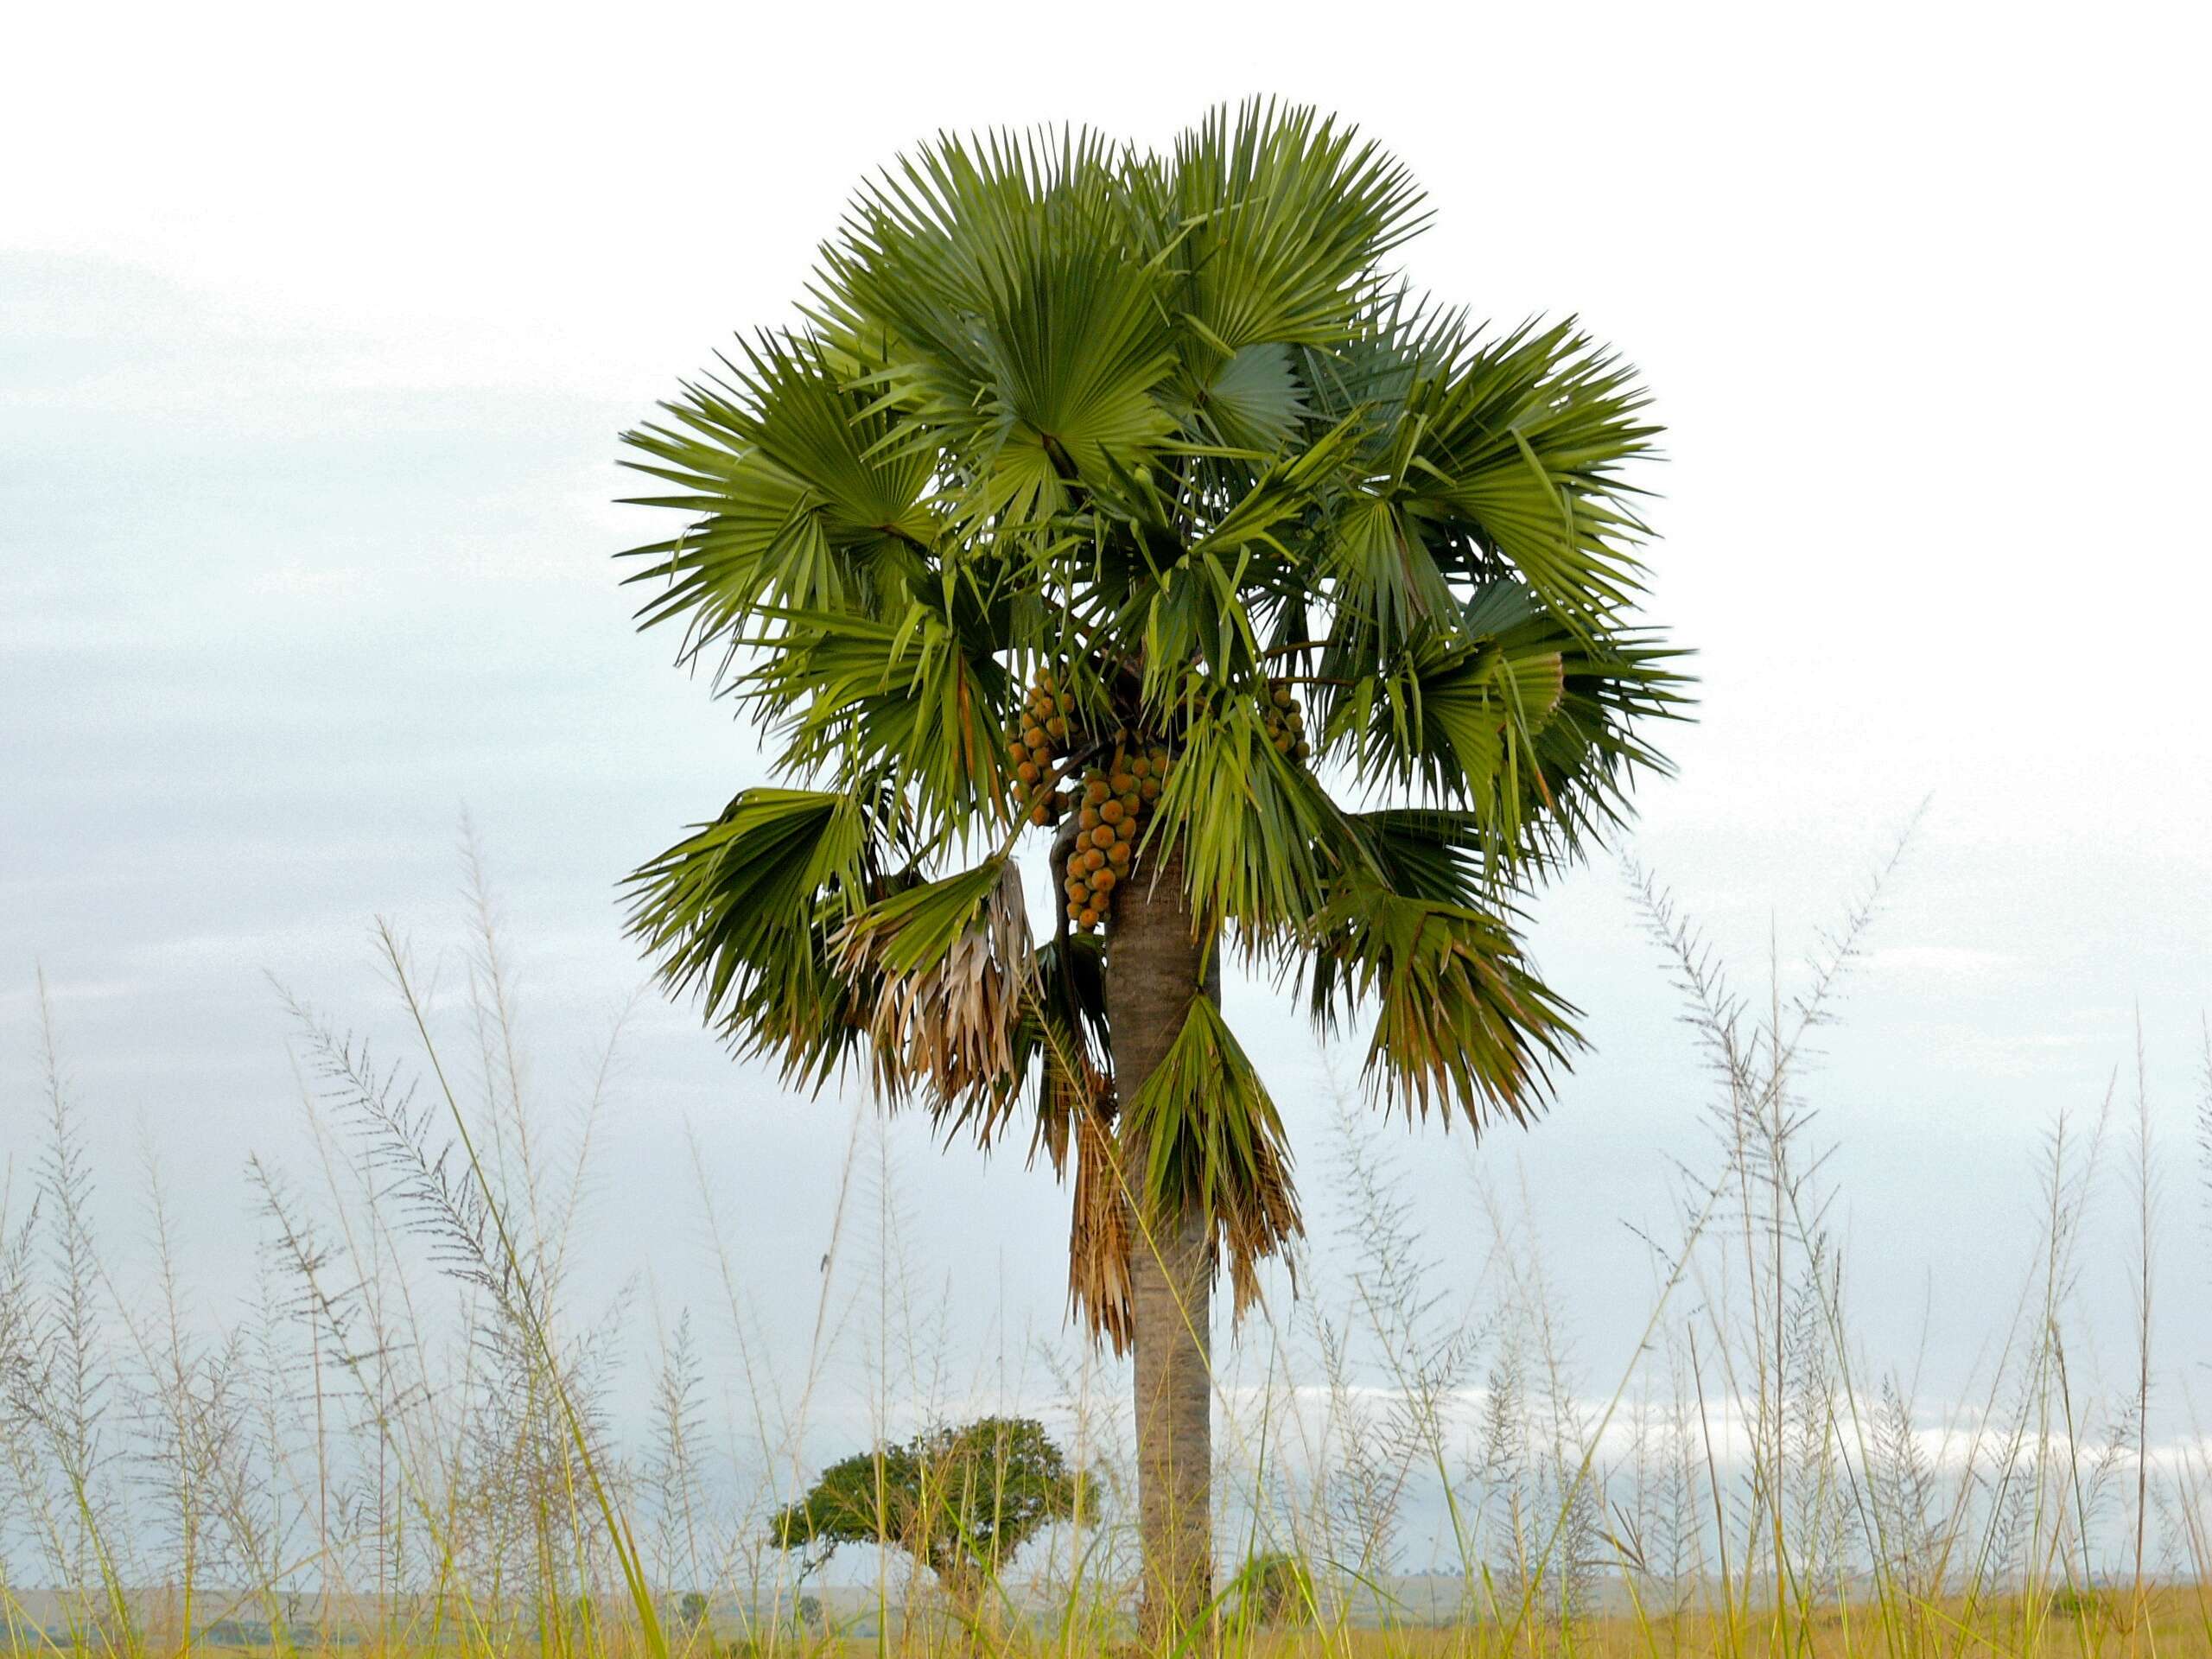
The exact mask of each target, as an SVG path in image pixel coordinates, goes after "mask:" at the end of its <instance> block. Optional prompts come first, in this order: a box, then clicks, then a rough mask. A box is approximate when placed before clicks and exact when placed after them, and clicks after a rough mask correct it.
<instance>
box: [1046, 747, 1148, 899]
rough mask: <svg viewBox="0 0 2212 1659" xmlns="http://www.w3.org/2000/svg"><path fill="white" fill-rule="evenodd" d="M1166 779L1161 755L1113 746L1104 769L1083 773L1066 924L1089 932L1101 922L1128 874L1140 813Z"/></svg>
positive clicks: (1070, 863)
mask: <svg viewBox="0 0 2212 1659" xmlns="http://www.w3.org/2000/svg"><path fill="white" fill-rule="evenodd" d="M1166 781H1167V751H1166V749H1164V748H1160V747H1154V748H1150V749H1144V748H1139V747H1135V746H1133V745H1131V744H1129V743H1128V742H1127V741H1123V742H1122V743H1119V744H1116V746H1115V748H1114V760H1113V763H1112V764H1111V765H1110V766H1090V767H1089V768H1087V769H1086V770H1085V771H1084V774H1083V788H1082V792H1081V795H1080V802H1081V804H1079V805H1078V806H1077V808H1076V820H1075V831H1076V833H1075V849H1074V850H1073V851H1072V852H1071V853H1070V854H1069V855H1068V867H1067V880H1066V886H1065V891H1066V893H1067V901H1068V920H1070V921H1071V922H1073V923H1074V924H1075V925H1076V926H1077V927H1078V928H1080V929H1081V930H1082V931H1084V932H1086V933H1087V932H1089V931H1090V930H1091V929H1093V928H1095V927H1096V926H1097V925H1099V924H1100V923H1101V922H1103V921H1104V920H1105V919H1106V917H1107V914H1108V912H1109V908H1110V906H1111V901H1112V899H1113V896H1114V888H1115V886H1116V883H1118V882H1119V881H1120V880H1122V877H1124V876H1126V875H1127V874H1128V873H1129V861H1130V860H1131V859H1133V858H1134V857H1135V856H1136V847H1137V836H1138V833H1139V831H1140V830H1141V829H1142V828H1143V825H1144V818H1145V813H1146V811H1147V810H1148V809H1149V808H1150V807H1151V805H1152V804H1153V803H1154V801H1156V800H1158V799H1159V798H1160V788H1161V786H1162V785H1164V784H1165V783H1166Z"/></svg>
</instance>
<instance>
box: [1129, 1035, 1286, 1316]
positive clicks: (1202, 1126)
mask: <svg viewBox="0 0 2212 1659" xmlns="http://www.w3.org/2000/svg"><path fill="white" fill-rule="evenodd" d="M1127 1114H1128V1136H1129V1139H1130V1140H1131V1141H1133V1142H1134V1143H1135V1145H1137V1146H1140V1147H1143V1148H1144V1149H1145V1153H1146V1159H1145V1163H1144V1166H1143V1167H1142V1168H1141V1169H1137V1170H1132V1171H1129V1172H1128V1178H1129V1180H1130V1183H1131V1185H1132V1186H1133V1188H1134V1190H1135V1196H1136V1198H1137V1201H1138V1202H1139V1204H1140V1205H1142V1206H1144V1212H1145V1213H1146V1214H1147V1215H1148V1216H1166V1215H1172V1214H1173V1213H1175V1212H1176V1211H1178V1210H1179V1209H1181V1208H1184V1207H1185V1206H1189V1205H1196V1206H1197V1207H1198V1209H1199V1210H1200V1211H1202V1212H1203V1213H1204V1214H1205V1217H1206V1218H1207V1220H1208V1222H1209V1223H1210V1224H1211V1227H1212V1228H1213V1230H1214V1236H1215V1239H1216V1242H1217V1249H1218V1250H1219V1251H1220V1253H1221V1255H1222V1256H1223V1257H1224V1261H1225V1263H1226V1265H1227V1267H1228V1268H1229V1275H1230V1283H1231V1284H1232V1285H1233V1286H1234V1287H1235V1289H1236V1305H1237V1306H1238V1307H1239V1309H1242V1308H1243V1307H1245V1306H1249V1304H1250V1303H1251V1302H1252V1301H1253V1300H1255V1299H1256V1298H1257V1296H1258V1294H1259V1277H1258V1271H1259V1264H1260V1262H1262V1261H1263V1260H1265V1259H1267V1258H1268V1257H1269V1256H1273V1255H1279V1254H1280V1253H1281V1250H1282V1249H1283V1247H1284V1246H1285V1245H1286V1244H1287V1243H1289V1242H1290V1241H1291V1240H1292V1239H1294V1238H1296V1237H1298V1236H1300V1235H1301V1234H1303V1233H1304V1231H1305V1224H1304V1222H1303V1221H1302V1220H1300V1217H1299V1213H1298V1195H1297V1193H1296V1192H1294V1190H1293V1188H1292V1186H1291V1179H1290V1145H1289V1142H1288V1141H1287V1139H1286V1137H1285V1136H1284V1134H1283V1128H1282V1119H1281V1116H1279V1115H1278V1114H1277V1112H1276V1110H1275V1104H1274V1100H1273V1099H1272V1098H1270V1097H1269V1096H1268V1091H1267V1088H1266V1086H1265V1085H1264V1084H1262V1083H1261V1081H1260V1076H1259V1073H1258V1072H1257V1071H1254V1070H1253V1069H1252V1062H1251V1060H1250V1059H1249V1058H1248V1057H1247V1056H1246V1054H1245V1052H1244V1050H1243V1047H1242V1046H1239V1044H1238V1043H1237V1041H1236V1033H1234V1032H1232V1031H1230V1028H1229V1026H1228V1023H1227V1022H1226V1021H1225V1020H1223V1019H1222V1017H1221V1010H1220V1009H1218V1008H1217V1007H1215V1006H1214V1005H1213V1003H1212V1002H1211V1001H1209V1000H1208V999H1207V998H1205V997H1198V998H1197V999H1196V1000H1194V1001H1192V1004H1191V1008H1190V1013H1189V1014H1188V1016H1187V1017H1186V1018H1185V1020H1184V1022H1183V1029H1182V1030H1181V1031H1180V1032H1179V1033H1177V1034H1176V1038H1175V1040H1174V1042H1173V1044H1172V1045H1171V1046H1169V1048H1168V1050H1167V1052H1166V1055H1165V1056H1164V1057H1162V1058H1161V1059H1160V1064H1159V1065H1157V1066H1156V1067H1154V1071H1153V1073H1152V1075H1151V1077H1147V1079H1146V1080H1145V1084H1144V1087H1143V1088H1141V1089H1140V1090H1138V1091H1137V1094H1136V1097H1135V1099H1134V1100H1132V1101H1130V1102H1129V1103H1128V1108H1127ZM1139 1248H1142V1247H1141V1246H1140V1247H1139Z"/></svg>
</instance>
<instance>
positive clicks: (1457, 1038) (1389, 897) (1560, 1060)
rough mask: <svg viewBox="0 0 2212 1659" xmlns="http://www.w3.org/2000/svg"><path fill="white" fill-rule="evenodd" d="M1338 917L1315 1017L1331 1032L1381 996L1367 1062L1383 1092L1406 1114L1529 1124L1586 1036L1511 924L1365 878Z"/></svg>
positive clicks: (1318, 985)
mask: <svg viewBox="0 0 2212 1659" xmlns="http://www.w3.org/2000/svg"><path fill="white" fill-rule="evenodd" d="M1330 920H1331V922H1332V930H1331V933H1330V937H1329V938H1328V939H1327V941H1326V942H1325V944H1323V945H1322V946H1321V947H1320V948H1319V950H1316V951H1315V952H1314V955H1313V960H1312V966H1311V972H1312V976H1313V977H1312V985H1311V995H1312V1005H1313V1014H1314V1018H1315V1020H1316V1021H1317V1022H1318V1023H1319V1025H1320V1026H1321V1027H1323V1028H1324V1029H1333V1028H1334V1027H1336V1026H1338V1024H1339V1023H1340V1022H1341V1021H1342V1020H1344V1019H1345V1018H1346V1017H1348V1015H1349V1014H1350V1013H1351V1010H1352V1009H1353V1008H1354V1007H1357V1006H1358V1005H1359V1004H1360V1003H1361V1002H1363V1001H1368V1000H1370V999H1371V1000H1372V1001H1374V1002H1375V1003H1376V1005H1377V1008H1378V1013H1377V1017H1376V1025H1375V1034H1374V1038H1373V1039H1372V1040H1371V1041H1370V1043H1369V1045H1368V1051H1367V1064H1366V1070H1365V1075H1366V1077H1367V1079H1368V1082H1369V1084H1370V1087H1371V1088H1372V1089H1373V1090H1374V1091H1375V1094H1376V1097H1377V1098H1378V1099H1379V1100H1380V1101H1382V1102H1383V1103H1384V1104H1386V1105H1389V1106H1393V1107H1397V1108H1400V1109H1403V1110H1404V1112H1405V1113H1406V1116H1407V1117H1408V1119H1409V1120H1410V1119H1412V1118H1414V1117H1426V1116H1428V1113H1429V1111H1430V1109H1431V1108H1432V1107H1434V1108H1436V1109H1439V1110H1440V1112H1441V1114H1442V1116H1444V1119H1445V1121H1446V1122H1447V1123H1448V1122H1450V1120H1451V1117H1452V1114H1453V1113H1454V1112H1457V1113H1458V1114H1459V1116H1463V1117H1464V1118H1465V1120H1466V1121H1467V1122H1468V1123H1470V1124H1471V1125H1472V1126H1473V1128H1475V1130H1476V1132H1477V1133H1478V1134H1479V1133H1480V1132H1481V1130H1482V1129H1483V1128H1484V1125H1485V1124H1487V1123H1488V1122H1490V1121H1491V1119H1492V1118H1494V1117H1496V1116H1506V1117H1510V1118H1511V1119H1512V1120H1513V1121H1514V1122H1516V1123H1525V1122H1528V1121H1529V1116H1530V1115H1531V1114H1532V1113H1533V1112H1535V1110H1536V1109H1539V1107H1540V1106H1541V1103H1542V1102H1543V1100H1544V1098H1545V1097H1546V1096H1547V1095H1548V1092H1549V1090H1550V1087H1551V1083H1550V1072H1551V1070H1552V1068H1554V1067H1565V1066H1567V1065H1569V1064H1570V1063H1571V1060H1572V1057H1573V1052H1574V1051H1575V1050H1577V1049H1578V1048H1580V1046H1582V1039H1581V1037H1580V1033H1577V1032H1576V1031H1575V1029H1574V1027H1573V1024H1572V1023H1570V1022H1571V1021H1572V1020H1573V1017H1574V1014H1575V1010H1574V1008H1573V1007H1572V1006H1571V1005H1570V1004H1568V1003H1567V1001H1565V1000H1564V999H1563V998H1561V997H1560V996H1559V995H1557V994H1556V993H1555V992H1554V991H1552V990H1551V989H1550V988H1548V986H1546V985H1545V984H1544V983H1543V982H1542V981H1541V979H1539V978H1538V977H1537V976H1535V973H1534V972H1533V971H1532V970H1531V969H1529V966H1528V964H1527V962H1526V960H1525V958H1524V957H1522V951H1521V947H1520V944H1519V942H1518V941H1517V940H1516V938H1514V937H1513V933H1512V931H1511V930H1510V928H1509V927H1508V926H1507V925H1505V924H1504V923H1503V922H1502V921H1500V920H1499V919H1498V918H1496V917H1494V916H1491V915H1486V914H1484V912H1480V911H1478V910H1473V909H1470V908H1468V907H1467V906H1462V905H1455V904H1446V903H1441V902H1439V901H1436V900H1433V899H1415V898H1409V897H1407V896H1404V895H1402V894H1399V893H1391V892H1389V891H1388V890H1386V889H1384V888H1383V887H1382V886H1381V885H1380V884H1379V883H1376V882H1374V881H1372V880H1368V879H1365V878H1363V877H1357V876H1355V877H1353V878H1351V879H1350V880H1347V882H1346V884H1345V886H1344V889H1343V891H1342V892H1341V893H1339V895H1338V899H1337V901H1336V903H1335V904H1334V905H1332V907H1331V916H1330Z"/></svg>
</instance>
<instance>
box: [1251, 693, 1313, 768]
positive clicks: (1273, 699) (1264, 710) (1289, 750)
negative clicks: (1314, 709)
mask: <svg viewBox="0 0 2212 1659" xmlns="http://www.w3.org/2000/svg"><path fill="white" fill-rule="evenodd" d="M1260 721H1261V724H1262V727H1263V728H1265V730H1266V732H1267V734H1268V742H1270V743H1272V744H1274V747H1275V753H1278V754H1284V755H1288V756H1289V757H1290V758H1291V759H1292V760H1311V759H1312V758H1313V745H1312V744H1311V743H1309V742H1307V741H1306V712H1305V710H1304V709H1300V707H1299V706H1298V699H1297V698H1296V697H1294V696H1291V694H1290V687H1289V686H1288V685H1287V684H1285V683H1283V682H1282V681H1281V680H1270V681H1268V698H1267V701H1266V702H1262V704H1261V705H1260Z"/></svg>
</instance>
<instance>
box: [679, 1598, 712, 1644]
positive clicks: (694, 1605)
mask: <svg viewBox="0 0 2212 1659" xmlns="http://www.w3.org/2000/svg"><path fill="white" fill-rule="evenodd" d="M676 1623H677V1628H678V1629H680V1630H683V1633H684V1634H685V1635H686V1636H691V1635H695V1634H696V1633H697V1632H698V1631H700V1630H703V1629H705V1628H706V1624H707V1599H706V1597H704V1596H702V1595H701V1594H700V1593H699V1592H697V1591H696V1590H686V1591H685V1592H683V1600H681V1601H679V1602H677V1604H676Z"/></svg>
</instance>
